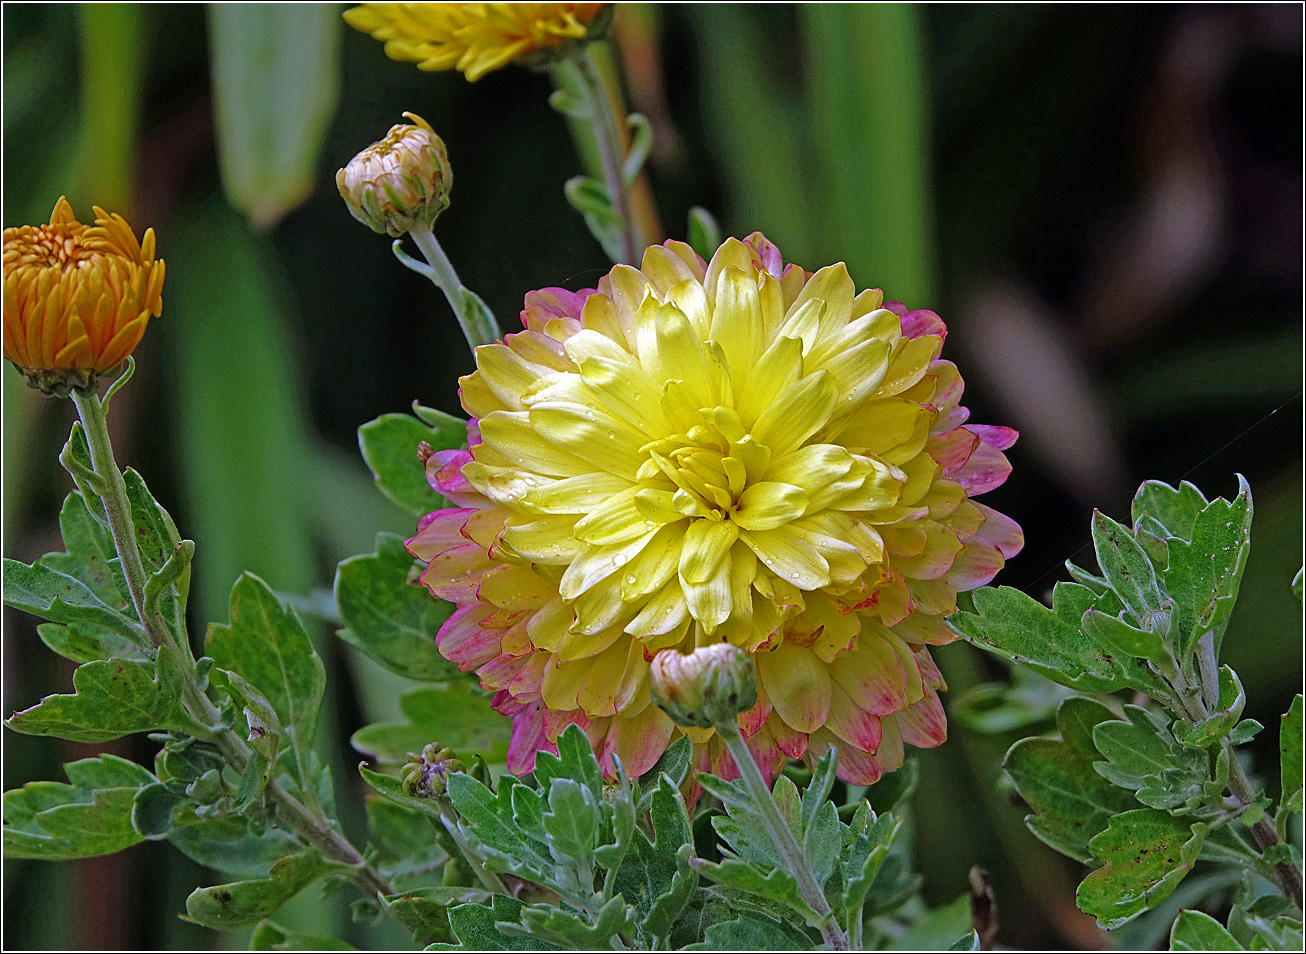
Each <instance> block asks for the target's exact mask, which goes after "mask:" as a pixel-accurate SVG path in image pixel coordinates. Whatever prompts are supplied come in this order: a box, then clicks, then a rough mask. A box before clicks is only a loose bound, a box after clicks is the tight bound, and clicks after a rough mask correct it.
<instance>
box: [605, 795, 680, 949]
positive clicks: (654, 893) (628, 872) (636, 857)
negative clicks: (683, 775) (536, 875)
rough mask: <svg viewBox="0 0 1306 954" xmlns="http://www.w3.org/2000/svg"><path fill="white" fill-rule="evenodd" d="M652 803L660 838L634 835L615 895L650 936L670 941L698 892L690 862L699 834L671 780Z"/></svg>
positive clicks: (618, 879) (651, 806)
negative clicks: (631, 909)
mask: <svg viewBox="0 0 1306 954" xmlns="http://www.w3.org/2000/svg"><path fill="white" fill-rule="evenodd" d="M648 800H649V809H648V811H649V816H650V819H651V821H652V823H653V834H654V838H653V840H652V841H650V840H649V838H648V836H647V835H645V834H644V832H643V831H642V830H638V829H637V830H636V831H635V832H634V835H633V839H632V843H631V847H630V850H629V851H628V852H627V853H626V856H625V858H624V859H623V860H622V863H621V867H620V868H619V869H618V870H617V876H616V880H615V882H614V889H613V890H614V891H615V892H616V893H617V894H620V895H621V896H622V897H623V898H625V899H626V900H627V901H628V902H629V903H630V904H632V905H634V907H635V912H636V915H637V917H638V919H639V928H640V931H641V932H643V934H644V935H645V936H647V937H650V938H661V939H665V938H667V937H669V935H670V934H671V929H672V927H673V925H674V924H675V923H676V919H677V918H678V917H679V916H680V912H681V911H683V910H684V908H685V905H686V904H687V903H688V902H689V899H690V897H692V895H693V893H694V890H695V889H696V888H697V887H698V874H697V873H696V872H695V871H694V869H693V867H692V866H691V865H690V863H689V859H690V857H692V855H693V853H694V844H693V831H692V829H691V828H690V823H689V813H688V812H687V811H686V810H685V800H684V798H682V797H681V794H680V789H679V787H678V786H677V784H676V783H675V782H674V781H673V780H672V778H671V777H670V776H667V775H664V776H662V777H661V778H659V779H658V781H657V785H656V786H654V787H652V788H651V791H650V792H649V795H648ZM650 946H652V945H650Z"/></svg>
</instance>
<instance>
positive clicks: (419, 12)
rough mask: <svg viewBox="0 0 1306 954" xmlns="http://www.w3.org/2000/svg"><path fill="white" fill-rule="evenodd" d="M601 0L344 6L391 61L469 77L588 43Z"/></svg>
mask: <svg viewBox="0 0 1306 954" xmlns="http://www.w3.org/2000/svg"><path fill="white" fill-rule="evenodd" d="M605 6H610V5H608V4H602V3H364V4H361V5H360V6H357V7H354V8H353V9H351V10H347V11H345V20H346V22H348V23H349V25H350V26H352V27H354V28H355V29H358V30H362V31H363V32H364V33H368V34H370V35H371V36H372V38H373V39H377V40H381V41H383V42H384V43H385V53H386V56H388V57H390V59H392V60H400V61H402V62H409V63H416V64H417V68H418V69H421V70H448V69H457V70H461V71H462V72H463V74H465V75H466V77H467V78H468V79H469V80H472V81H475V80H478V79H480V78H481V77H482V76H484V75H485V74H486V73H488V72H490V71H491V70H497V69H498V68H499V67H501V66H507V65H508V64H509V63H511V62H512V61H513V60H518V59H522V58H528V62H529V58H531V57H534V56H535V55H536V54H544V55H546V56H547V55H549V54H550V53H556V52H559V51H560V48H566V47H567V46H568V45H570V44H576V43H584V42H586V41H587V40H588V39H589V38H590V37H591V34H592V33H593V32H595V31H596V30H597V29H598V28H599V24H596V20H598V19H599V14H600V13H601V12H603V8H604V7H605Z"/></svg>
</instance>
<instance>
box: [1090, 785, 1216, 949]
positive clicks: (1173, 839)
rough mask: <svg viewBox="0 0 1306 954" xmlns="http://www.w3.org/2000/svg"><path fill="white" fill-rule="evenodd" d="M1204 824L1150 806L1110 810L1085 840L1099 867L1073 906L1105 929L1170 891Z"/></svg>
mask: <svg viewBox="0 0 1306 954" xmlns="http://www.w3.org/2000/svg"><path fill="white" fill-rule="evenodd" d="M1205 835H1206V826H1205V825H1203V824H1201V823H1194V824H1191V825H1190V824H1188V823H1186V822H1185V821H1183V820H1181V819H1178V818H1175V817H1174V816H1173V815H1170V814H1168V813H1166V812H1163V811H1158V810H1157V809H1154V808H1136V809H1134V810H1133V811H1128V812H1124V813H1123V814H1119V815H1113V816H1112V817H1111V819H1110V822H1109V823H1108V825H1107V830H1106V831H1104V832H1102V833H1101V834H1099V835H1097V836H1096V837H1094V838H1093V840H1092V841H1090V842H1089V845H1088V847H1089V851H1090V852H1091V853H1092V856H1093V857H1094V858H1095V859H1097V860H1098V861H1101V862H1102V863H1103V864H1102V867H1100V868H1098V869H1097V870H1096V871H1094V872H1092V873H1091V874H1090V875H1089V876H1088V877H1087V878H1085V879H1084V880H1083V882H1082V883H1081V884H1080V885H1079V890H1078V891H1077V892H1076V894H1075V899H1076V901H1077V903H1078V904H1079V909H1080V910H1081V911H1083V912H1084V913H1085V914H1091V915H1093V916H1094V917H1096V918H1097V923H1098V925H1099V926H1101V927H1103V928H1105V929H1107V930H1111V929H1113V928H1117V927H1120V926H1121V925H1122V924H1126V923H1128V922H1129V921H1132V920H1133V919H1134V918H1136V917H1138V915H1140V914H1142V913H1143V912H1144V911H1149V910H1151V909H1152V908H1154V907H1156V906H1157V905H1158V904H1160V903H1161V902H1162V901H1164V900H1165V899H1166V898H1168V897H1169V896H1170V893H1171V892H1172V891H1174V889H1175V888H1176V887H1177V886H1178V884H1179V882H1180V881H1182V880H1183V879H1184V877H1185V876H1186V875H1187V874H1188V872H1189V871H1191V870H1192V867H1193V865H1194V864H1195V863H1196V861H1197V856H1198V854H1199V853H1200V852H1201V850H1202V842H1203V840H1204V838H1205Z"/></svg>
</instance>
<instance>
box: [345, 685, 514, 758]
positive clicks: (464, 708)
mask: <svg viewBox="0 0 1306 954" xmlns="http://www.w3.org/2000/svg"><path fill="white" fill-rule="evenodd" d="M399 711H400V712H401V713H402V714H403V715H404V718H406V719H407V720H408V722H407V723H404V724H399V723H374V724H373V725H368V726H364V727H363V728H361V729H359V730H358V731H357V732H355V733H354V735H353V738H351V739H350V742H351V743H352V744H353V746H354V748H356V749H358V750H359V751H360V752H365V753H367V754H369V755H374V756H376V757H377V758H378V759H380V760H381V761H382V762H390V763H394V764H400V763H402V762H403V761H404V759H405V757H406V756H407V753H409V752H420V751H421V750H422V748H423V747H424V746H425V745H427V744H428V743H430V742H436V741H438V742H440V744H441V745H445V746H448V747H449V748H451V749H453V750H454V751H455V752H457V753H459V757H464V756H469V755H471V754H472V753H479V754H481V755H483V756H484V757H485V759H486V760H487V761H490V762H502V761H503V758H504V755H505V754H506V752H507V746H508V738H509V735H510V734H511V731H512V728H511V724H510V723H509V722H508V720H507V719H506V718H504V717H503V716H502V715H500V714H499V713H497V712H495V711H494V709H493V708H492V707H491V706H490V699H489V697H488V696H485V695H481V694H479V693H477V692H475V691H474V690H473V689H472V687H471V686H470V685H468V684H467V683H465V682H455V683H453V684H451V685H450V686H449V687H448V688H441V687H439V686H432V687H429V688H424V689H414V690H413V691H412V692H406V693H404V694H403V695H402V696H400V697H399Z"/></svg>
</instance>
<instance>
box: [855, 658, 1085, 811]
mask: <svg viewBox="0 0 1306 954" xmlns="http://www.w3.org/2000/svg"><path fill="white" fill-rule="evenodd" d="M1069 694H1070V690H1068V689H1066V688H1065V687H1064V686H1062V685H1059V684H1058V683H1055V682H1053V681H1052V680H1051V679H1046V678H1044V677H1043V676H1040V675H1039V674H1038V673H1036V672H1034V671H1032V670H1030V669H1027V668H1025V667H1023V666H1021V667H1017V668H1015V669H1013V670H1012V682H1011V684H1010V685H1008V684H1007V683H1004V682H989V683H982V684H980V685H977V686H972V687H971V688H970V689H966V690H964V691H963V692H962V693H961V695H960V696H958V697H957V698H955V699H953V700H952V717H953V718H954V719H956V720H957V722H958V723H959V724H961V725H962V726H965V727H966V728H967V729H970V730H971V731H972V732H980V733H983V734H984V735H997V734H998V733H1001V732H1014V731H1017V730H1021V729H1023V730H1029V729H1032V728H1033V727H1035V726H1040V725H1043V724H1047V725H1051V723H1052V721H1053V720H1054V719H1055V718H1056V714H1057V706H1059V705H1061V702H1062V700H1064V699H1065V698H1066V697H1067V696H1068V695H1069ZM877 787H878V786H877Z"/></svg>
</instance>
